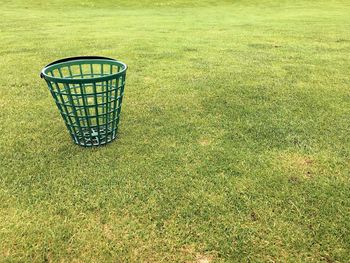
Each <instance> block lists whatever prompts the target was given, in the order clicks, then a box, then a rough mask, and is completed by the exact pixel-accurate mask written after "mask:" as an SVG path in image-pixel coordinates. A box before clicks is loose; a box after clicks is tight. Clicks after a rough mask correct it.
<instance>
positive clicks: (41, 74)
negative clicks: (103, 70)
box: [40, 56, 115, 78]
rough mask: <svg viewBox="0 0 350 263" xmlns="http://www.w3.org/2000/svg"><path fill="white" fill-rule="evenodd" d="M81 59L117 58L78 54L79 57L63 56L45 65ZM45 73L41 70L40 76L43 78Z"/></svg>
mask: <svg viewBox="0 0 350 263" xmlns="http://www.w3.org/2000/svg"><path fill="white" fill-rule="evenodd" d="M79 59H106V60H115V59H113V58H107V57H100V56H78V57H68V58H62V59H59V60H56V61H54V62H51V63H50V64H47V65H46V66H45V68H46V67H48V66H52V65H54V64H58V63H62V62H67V61H71V60H79ZM43 77H44V75H43V73H42V72H40V78H43Z"/></svg>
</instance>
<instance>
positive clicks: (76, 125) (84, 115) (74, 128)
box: [40, 56, 127, 147]
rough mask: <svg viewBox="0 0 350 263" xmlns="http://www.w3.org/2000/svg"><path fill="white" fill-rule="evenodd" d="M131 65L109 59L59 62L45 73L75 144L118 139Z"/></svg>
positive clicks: (53, 64) (50, 65) (74, 59)
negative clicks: (129, 66) (127, 75)
mask: <svg viewBox="0 0 350 263" xmlns="http://www.w3.org/2000/svg"><path fill="white" fill-rule="evenodd" d="M126 70H127V66H126V65H125V64H124V63H122V62H120V61H117V60H114V59H111V58H105V57H96V56H85V57H72V58H65V59H61V60H57V61H55V62H53V63H51V64H48V65H47V66H45V67H44V68H43V70H42V71H41V74H40V76H41V78H44V79H45V81H46V83H47V85H48V87H49V90H50V92H51V95H52V97H53V98H54V100H55V103H56V105H57V107H58V109H59V111H60V113H61V116H62V118H63V120H64V122H65V124H66V126H67V129H68V131H69V133H70V135H71V137H72V139H73V141H74V142H75V143H76V144H78V145H81V146H86V147H91V146H98V145H103V144H106V143H108V142H111V141H113V140H114V139H115V138H116V135H117V131H118V124H119V119H120V112H121V106H122V100H123V95H124V85H125V78H126Z"/></svg>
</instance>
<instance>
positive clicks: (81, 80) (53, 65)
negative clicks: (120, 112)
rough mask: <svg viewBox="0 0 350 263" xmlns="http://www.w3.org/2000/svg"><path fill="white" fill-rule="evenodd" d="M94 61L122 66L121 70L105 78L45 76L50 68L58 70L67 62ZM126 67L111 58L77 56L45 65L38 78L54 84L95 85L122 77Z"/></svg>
mask: <svg viewBox="0 0 350 263" xmlns="http://www.w3.org/2000/svg"><path fill="white" fill-rule="evenodd" d="M92 60H96V61H98V62H109V63H110V62H111V61H112V62H114V63H115V64H117V65H120V66H122V70H121V71H119V72H117V73H113V74H106V75H105V76H98V77H93V78H91V77H90V78H69V77H68V78H62V77H53V76H50V75H48V74H47V72H48V71H49V70H50V69H52V68H60V66H63V65H65V64H66V63H67V62H72V61H74V62H84V61H92ZM127 68H128V66H127V65H126V64H125V63H124V62H121V61H118V60H116V59H113V58H108V57H100V56H79V57H68V58H63V59H59V60H56V61H54V62H52V63H50V64H48V65H46V66H45V67H44V68H43V69H42V70H41V72H40V77H41V78H44V79H45V80H47V81H52V82H55V83H66V84H82V83H95V82H103V81H108V80H112V79H115V78H117V77H119V76H121V75H124V74H125V72H126V70H127Z"/></svg>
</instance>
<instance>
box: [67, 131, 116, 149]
mask: <svg viewBox="0 0 350 263" xmlns="http://www.w3.org/2000/svg"><path fill="white" fill-rule="evenodd" d="M116 135H117V129H115V130H114V131H112V129H106V128H105V127H100V128H91V129H83V130H82V134H81V132H79V133H77V134H76V135H73V139H74V142H75V144H77V145H80V146H84V147H93V146H100V145H104V144H107V143H109V142H111V141H113V140H114V139H115V138H116V137H117V136H116Z"/></svg>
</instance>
